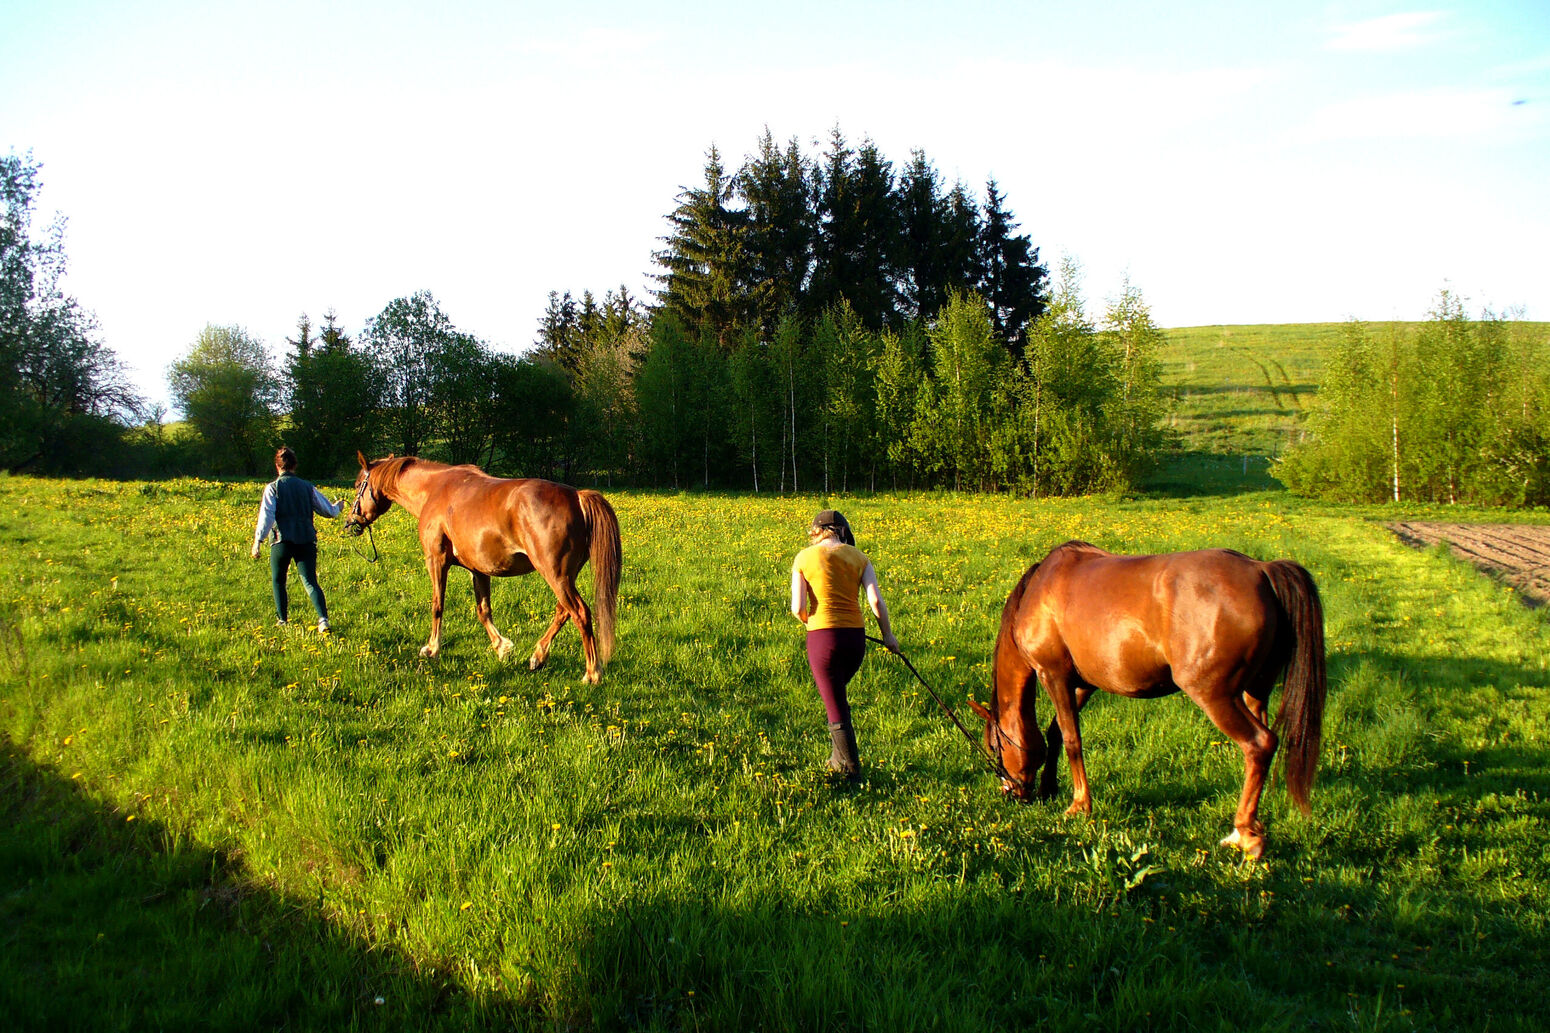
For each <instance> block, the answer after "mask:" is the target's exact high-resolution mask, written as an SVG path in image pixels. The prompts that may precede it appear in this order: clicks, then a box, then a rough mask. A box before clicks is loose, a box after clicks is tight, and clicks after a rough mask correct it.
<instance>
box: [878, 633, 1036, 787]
mask: <svg viewBox="0 0 1550 1033" xmlns="http://www.w3.org/2000/svg"><path fill="white" fill-rule="evenodd" d="M867 641H868V642H876V643H877V644H878V645H880V646H882V647H883V648H884V649H888V646H887V644H886V643H885V642H883V640H882V639H880V638H873V637H872V636H871V635H868V636H867ZM888 652H890V653H893V650H891V649H888ZM893 655H894V656H897V657H898V658H899V659H900V660H903V661H904V666H905V667H908V668H909V669H910V673H911V674H913V675H914V676H915V680H916V681H918V682H920V684H922V685H924V686H925V687H926V691H927V692H929V693H931V698H932V699H934V700H936V705H937V706H939V707H941V708H942V709H943V710H944V711H946V712H947V716H948V718H950V719H951V720H952V722H953V724H955V725H957V726H958V730H959V731H960V732H962V733H963V737H964V738H965V739H967V740H968V741H969V745H970V746H972V747H973V748H974V752H976V753H978V754H979V755H980V757H981V758H983V759H984V761H985V762H986V763H987V764H989V765H990V770H991V771H992V772H994V773H995V774H997V775H999V776H1001V777H1002V778H1004V779H1006V780H1007V781H1008V782H1017V781H1019V779H1015V778H1013V777H1012V776H1011V775H1009V774H1007V770H1006V765H1004V764H1002V763H1001V760H1000V758H998V757H996V756H994V755H992V754H991V752H990V751H989V750H987V749H986V748H985V744H984V743H983V742H981V741H980V740H978V739H976V738H974V735H973V733H971V732H970V731H969V730H968V729H967V728H965V727H964V726H963V722H962V721H960V720H958V715H957V714H955V713H953V708H952V707H950V706H948V705H947V702H946V701H945V700H943V699H942V697H941V696H938V695H937V692H936V690H935V689H933V688H932V687H931V683H930V682H928V681H926V679H924V678H922V677H921V676H920V672H919V671H917V670H915V665H914V664H912V663H910V658H909V657H907V656H905V655H904V653H903V652H902V651H901V652H898V653H894V654H893Z"/></svg>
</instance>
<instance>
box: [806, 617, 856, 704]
mask: <svg viewBox="0 0 1550 1033" xmlns="http://www.w3.org/2000/svg"><path fill="white" fill-rule="evenodd" d="M865 656H866V631H865V630H864V629H862V628H824V629H822V630H821V631H809V632H808V633H807V666H808V667H810V668H812V671H813V680H814V681H816V682H817V683H818V694H819V695H820V696H822V697H823V708H824V710H826V711H828V713H829V721H830V722H831V723H832V722H835V721H849V720H850V701H849V700H847V699H846V698H845V686H846V685H847V684H849V683H850V679H851V678H853V677H855V674H856V672H857V671H859V670H861V660H862V658H863V657H865Z"/></svg>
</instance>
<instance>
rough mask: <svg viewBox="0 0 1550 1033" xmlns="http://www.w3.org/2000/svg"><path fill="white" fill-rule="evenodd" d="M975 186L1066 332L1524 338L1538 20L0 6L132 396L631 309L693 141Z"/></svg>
mask: <svg viewBox="0 0 1550 1033" xmlns="http://www.w3.org/2000/svg"><path fill="white" fill-rule="evenodd" d="M836 126H837V127H839V129H840V130H841V131H842V132H843V133H844V135H845V136H846V138H847V139H848V140H849V141H851V142H852V143H860V142H861V141H863V140H865V139H870V140H872V141H873V142H875V143H876V144H877V146H878V148H879V150H880V151H881V152H882V154H883V155H884V156H885V157H887V158H889V159H892V160H893V161H894V162H895V164H896V166H902V165H903V164H904V163H905V162H907V161H908V159H909V156H910V152H911V151H912V150H915V149H919V150H921V151H923V152H924V153H925V154H926V155H927V157H928V158H930V159H931V160H932V162H933V163H934V164H935V166H936V168H937V170H938V171H939V173H940V174H941V175H942V177H943V179H944V180H945V181H946V182H947V183H948V184H951V183H953V182H956V181H962V182H963V183H965V184H966V185H967V186H969V187H970V188H971V189H973V190H974V191H975V192H976V193H977V194H980V196H982V190H983V187H984V184H985V182H986V180H987V179H990V178H993V179H994V180H995V181H996V183H997V185H998V187H999V188H1000V190H1001V191H1002V192H1003V193H1004V194H1005V196H1006V203H1007V205H1008V207H1009V208H1010V209H1011V210H1012V212H1013V213H1014V214H1015V216H1016V217H1017V219H1018V221H1019V222H1020V224H1021V230H1022V232H1024V233H1026V234H1028V236H1029V237H1030V238H1031V240H1032V241H1033V243H1034V245H1035V246H1037V247H1038V248H1039V249H1040V255H1041V258H1042V259H1043V260H1044V261H1045V262H1046V263H1047V264H1048V265H1049V266H1050V268H1051V269H1052V270H1054V269H1055V268H1057V267H1058V266H1059V264H1060V262H1061V260H1062V258H1064V257H1067V256H1069V257H1070V258H1072V259H1075V260H1076V261H1077V262H1078V263H1079V264H1080V267H1081V270H1082V281H1081V282H1082V288H1083V293H1084V294H1085V296H1086V297H1087V299H1088V301H1089V304H1090V306H1091V308H1092V309H1094V310H1101V307H1102V304H1103V302H1104V300H1105V299H1107V298H1110V297H1113V296H1115V295H1117V293H1118V292H1119V290H1120V288H1121V286H1122V284H1123V283H1124V282H1125V281H1126V279H1127V278H1128V280H1129V282H1130V283H1132V284H1133V285H1134V286H1136V287H1137V288H1139V289H1140V290H1141V292H1142V294H1143V295H1144V297H1145V299H1146V301H1147V302H1148V303H1149V305H1150V306H1151V310H1152V313H1153V316H1154V318H1155V319H1156V320H1157V322H1158V323H1159V324H1161V325H1163V326H1166V327H1174V326H1198V325H1205V324H1218V323H1225V324H1231V323H1280V322H1324V321H1339V320H1345V319H1349V318H1353V317H1355V318H1360V319H1366V320H1384V319H1421V318H1425V315H1426V313H1427V311H1428V309H1429V308H1430V306H1431V305H1432V304H1433V302H1434V301H1435V298H1436V295H1437V292H1438V291H1439V290H1440V289H1443V288H1447V289H1449V290H1452V291H1454V292H1456V293H1457V294H1459V295H1461V296H1463V297H1464V298H1465V299H1467V302H1468V306H1469V308H1470V310H1471V311H1472V312H1477V311H1479V310H1481V309H1482V308H1486V307H1489V308H1490V309H1492V310H1493V311H1496V312H1498V313H1501V312H1508V313H1517V314H1520V315H1522V316H1523V317H1526V318H1530V319H1540V320H1550V4H1547V3H1545V2H1544V0H1529V2H1522V3H1462V4H1452V5H1443V4H1439V5H1437V6H1428V7H1416V6H1409V5H1407V4H1404V3H1382V2H1362V0H1352V2H1338V3H1319V2H1317V0H1313V2H1306V0H1305V2H1295V3H1292V2H1262V3H1255V4H1244V3H1241V2H1231V3H1190V4H1178V5H1162V4H1156V3H1152V2H1149V0H1148V2H1114V3H1102V2H1093V3H1086V4H1076V3H1071V2H1070V0H1062V2H1058V3H1045V2H1042V0H1037V2H1036V0H1023V2H1010V0H1008V2H1001V3H989V2H980V0H954V2H953V3H950V4H949V3H945V2H936V3H922V2H914V0H894V2H889V3H849V2H845V0H821V2H808V0H786V2H784V3H781V4H773V5H771V4H758V5H754V4H739V3H735V2H729V0H721V2H718V3H688V2H659V3H653V2H651V0H636V2H633V3H628V4H627V3H615V2H590V0H566V2H564V3H554V2H553V0H546V2H544V3H529V2H526V0H506V2H496V0H489V2H480V3H459V2H456V0H448V2H446V3H442V4H435V5H433V4H426V3H423V2H414V3H408V2H398V0H373V2H371V3H353V2H334V3H327V4H323V3H317V2H316V0H307V2H303V3H287V2H275V3H247V4H240V5H238V4H219V3H217V4H212V3H209V0H198V2H187V3H183V2H155V0H143V2H135V3H123V2H121V0H0V153H11V152H14V153H17V154H26V153H28V152H31V154H32V157H33V159H34V160H36V161H37V162H39V163H40V164H41V165H42V173H41V179H42V181H43V189H42V191H41V194H40V196H39V199H38V217H37V220H36V224H35V228H34V233H35V235H36V234H37V233H39V232H40V230H41V228H42V226H43V224H44V223H45V222H46V221H47V220H48V219H49V218H50V217H52V216H53V214H54V213H58V214H60V215H62V216H64V217H65V218H66V219H67V220H68V223H67V233H66V237H65V250H66V254H67V256H68V263H69V275H68V279H67V282H66V288H67V290H68V291H69V293H71V294H72V295H74V296H75V297H76V298H77V299H78V300H79V301H80V303H81V304H82V306H83V307H84V308H86V309H88V310H90V311H92V312H94V313H95V314H96V317H97V320H98V324H99V327H100V331H101V338H102V341H103V343H104V344H106V345H107V346H108V347H110V348H112V349H113V350H114V351H115V352H116V353H117V354H118V356H119V357H120V358H121V359H122V360H123V361H124V362H125V364H126V365H127V366H128V367H129V369H130V371H131V373H132V375H133V377H134V380H135V383H136V384H137V385H138V386H139V388H140V390H141V391H142V392H143V393H144V394H145V395H146V397H147V398H148V399H149V400H151V401H162V402H167V401H169V392H168V390H167V386H166V370H167V366H168V365H169V364H170V363H171V362H172V361H174V360H175V359H177V358H178V357H179V356H180V355H182V354H184V353H186V352H187V351H188V349H189V347H190V346H191V345H192V344H193V342H194V340H195V338H196V337H197V335H198V334H199V331H200V330H201V329H202V328H203V327H204V326H205V325H207V324H217V325H226V326H230V325H237V326H241V327H243V328H244V329H246V330H247V331H248V332H249V333H250V334H252V335H254V336H256V337H258V338H260V339H261V340H263V341H265V342H266V343H267V344H268V345H269V347H270V350H271V351H272V352H274V354H275V355H276V356H277V357H278V356H280V355H281V354H282V353H283V351H284V350H285V348H286V344H285V341H286V338H287V337H288V336H294V334H295V327H296V323H297V320H298V318H299V317H300V316H301V315H302V314H303V313H305V314H307V315H308V316H310V317H311V319H312V321H313V323H314V324H316V323H317V322H318V321H319V320H320V318H321V316H322V314H323V313H324V312H325V311H326V310H328V309H333V310H334V311H335V312H336V313H337V315H338V318H339V321H340V323H341V325H343V326H344V328H345V329H346V330H347V331H349V332H351V333H358V332H359V330H360V328H361V327H362V326H363V325H364V324H365V322H366V321H367V320H368V319H369V318H371V317H372V316H374V315H376V314H377V313H378V312H380V311H381V310H382V309H383V307H384V306H385V305H386V304H387V303H388V302H389V301H391V300H393V299H394V298H398V297H403V296H406V295H409V294H411V293H413V292H415V291H419V290H428V291H430V292H431V293H432V294H433V295H434V296H435V297H436V299H437V300H438V301H439V302H440V304H441V306H442V309H443V311H445V312H446V313H447V315H448V316H449V317H450V318H451V320H452V321H453V323H454V324H455V325H456V326H457V327H458V328H459V329H461V330H464V331H466V332H469V333H471V334H474V335H476V336H478V337H479V338H481V339H483V340H485V341H486V342H488V343H489V344H490V345H491V346H493V347H495V348H497V349H500V350H505V351H522V350H524V349H526V348H528V347H530V346H531V344H532V342H533V340H534V338H535V336H536V332H537V327H538V321H539V317H540V316H541V315H542V312H543V310H544V306H545V304H546V302H547V298H548V294H549V292H550V291H567V290H569V291H571V292H572V293H573V294H575V295H577V296H579V295H580V294H581V292H582V291H583V290H591V291H592V292H593V293H594V294H595V295H596V296H598V297H599V298H601V297H602V295H603V294H604V292H606V291H608V290H611V289H616V288H618V287H619V286H621V285H622V286H625V287H627V288H629V289H630V291H631V292H632V293H634V294H636V295H638V296H644V295H646V294H647V292H649V291H650V290H651V289H652V288H653V286H654V281H653V280H652V279H651V275H652V273H653V272H654V271H655V268H654V266H653V264H652V258H651V255H652V252H653V251H654V250H656V249H658V248H659V247H660V246H661V244H660V238H661V237H662V236H663V234H664V233H665V232H666V221H665V217H666V216H667V214H668V213H669V212H670V211H671V210H672V209H673V207H674V205H675V203H676V200H677V197H678V195H679V193H680V192H681V191H682V190H683V189H684V188H686V187H693V186H696V185H698V184H699V183H700V182H701V181H702V179H703V171H704V166H705V157H706V152H707V151H708V149H709V148H710V147H711V146H712V145H714V146H716V147H717V148H719V150H720V151H721V154H722V156H723V159H724V160H725V162H726V163H727V164H728V165H733V166H735V165H737V164H740V163H741V161H742V159H743V158H744V157H745V156H746V155H748V154H749V153H750V152H752V151H753V150H754V148H755V146H756V143H757V141H758V138H759V137H760V136H761V135H762V134H763V132H764V131H765V129H766V128H768V129H769V131H770V132H771V133H772V134H773V135H774V137H775V139H776V140H777V141H781V142H785V141H789V140H792V139H795V140H797V141H799V142H800V143H801V145H802V146H803V148H804V149H805V150H806V151H807V152H808V153H809V154H811V155H814V156H816V155H818V154H819V153H820V152H821V150H822V148H823V147H824V146H826V144H827V140H828V138H829V135H830V133H831V131H832V130H833V129H834V128H835V127H836Z"/></svg>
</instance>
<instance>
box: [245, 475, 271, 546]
mask: <svg viewBox="0 0 1550 1033" xmlns="http://www.w3.org/2000/svg"><path fill="white" fill-rule="evenodd" d="M274 500H275V487H274V485H273V484H268V485H265V486H264V497H263V499H262V500H261V501H260V502H259V504H258V526H257V527H256V528H255V529H254V530H253V552H252V554H251V555H252V557H253V558H254V559H258V548H259V546H261V545H263V544H264V539H265V538H268V537H269V533H270V532H271V531H273V530H274Z"/></svg>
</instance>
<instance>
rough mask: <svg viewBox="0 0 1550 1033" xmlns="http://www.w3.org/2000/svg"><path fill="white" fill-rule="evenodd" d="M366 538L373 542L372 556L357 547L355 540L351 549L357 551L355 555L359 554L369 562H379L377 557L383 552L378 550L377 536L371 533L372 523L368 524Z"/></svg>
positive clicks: (351, 544)
mask: <svg viewBox="0 0 1550 1033" xmlns="http://www.w3.org/2000/svg"><path fill="white" fill-rule="evenodd" d="M366 540H367V541H369V542H371V555H370V556H368V555H366V554H365V553H364V552H362V551H361V550H360V549H358V548H356V545H355V543H354V542H351V543H350V549H351V551H352V552H354V553H355V555H357V556H359V557H360V558H361V559H363V560H365V561H366V562H367V563H375V562H377V558H378V557H379V556H380V555H381V554H380V553H378V552H377V536H376V535H374V534H372V533H371V525H370V524H367V525H366Z"/></svg>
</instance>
